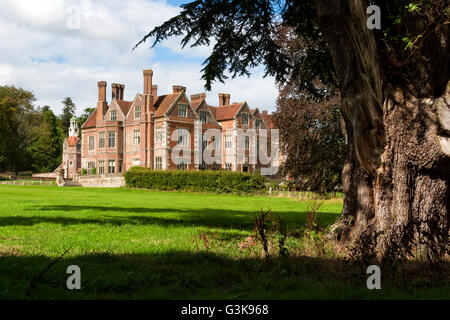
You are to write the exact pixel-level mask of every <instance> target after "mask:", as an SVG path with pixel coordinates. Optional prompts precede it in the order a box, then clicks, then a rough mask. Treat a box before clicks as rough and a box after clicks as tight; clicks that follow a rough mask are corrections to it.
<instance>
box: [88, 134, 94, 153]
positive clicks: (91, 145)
mask: <svg viewBox="0 0 450 320" xmlns="http://www.w3.org/2000/svg"><path fill="white" fill-rule="evenodd" d="M94 150H95V138H94V136H89V137H88V151H94Z"/></svg>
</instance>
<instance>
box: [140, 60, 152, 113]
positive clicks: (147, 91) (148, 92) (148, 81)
mask: <svg viewBox="0 0 450 320" xmlns="http://www.w3.org/2000/svg"><path fill="white" fill-rule="evenodd" d="M142 73H143V75H144V105H145V112H146V113H147V115H150V112H152V111H153V101H154V98H153V96H152V93H153V92H152V88H153V85H152V83H153V70H151V69H148V70H144V71H143V72H142Z"/></svg>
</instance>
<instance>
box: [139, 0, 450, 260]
mask: <svg viewBox="0 0 450 320" xmlns="http://www.w3.org/2000/svg"><path fill="white" fill-rule="evenodd" d="M370 4H376V5H378V6H379V7H380V8H381V17H382V19H383V20H382V30H371V29H369V28H368V27H367V24H366V22H367V18H368V16H367V14H366V10H367V8H368V6H369V5H370ZM182 7H183V10H182V11H181V12H180V14H179V15H178V16H176V17H173V18H172V19H170V20H168V21H167V22H165V23H164V24H162V25H161V26H159V27H156V28H155V29H154V30H152V31H151V32H150V33H149V34H147V35H146V36H145V37H144V38H143V39H142V40H141V42H140V43H142V42H143V41H145V40H147V39H148V38H149V37H154V38H155V41H154V44H156V43H158V42H160V41H162V40H164V39H165V38H167V37H170V36H183V38H182V42H181V44H182V46H185V45H186V44H188V43H192V45H194V46H195V45H204V44H211V41H212V40H213V41H215V43H214V46H213V48H212V53H211V55H210V56H209V57H208V58H207V60H206V61H205V67H204V68H203V70H202V71H203V79H204V80H205V82H206V88H207V89H210V88H211V84H212V82H213V81H214V80H219V81H222V82H223V81H224V80H225V79H226V75H225V72H226V71H227V70H228V71H229V72H230V73H231V75H232V76H236V75H244V74H249V72H250V69H251V68H252V67H254V66H256V65H259V64H264V65H265V66H266V72H267V74H269V75H273V76H275V77H276V80H277V81H278V82H285V81H286V80H287V79H288V78H289V77H292V76H294V77H298V78H299V79H301V81H300V82H299V84H298V85H299V88H301V89H303V88H304V89H307V90H309V91H310V92H311V93H315V91H317V90H316V88H315V86H314V85H313V83H314V80H316V79H319V80H320V81H321V82H322V83H324V84H327V83H335V84H336V85H337V86H338V87H339V91H340V96H341V112H342V114H343V118H344V121H345V128H346V132H347V136H348V142H349V143H348V151H347V158H346V162H345V165H344V169H343V188H344V193H345V199H344V208H343V212H342V214H341V218H340V220H339V222H338V223H337V224H336V226H335V228H334V233H333V234H334V236H335V237H336V238H338V239H340V240H344V241H345V240H355V241H357V240H358V239H361V238H362V237H370V239H372V240H373V241H374V242H375V245H376V248H377V250H378V252H379V253H386V252H388V251H389V250H390V249H392V248H399V247H400V248H402V249H404V251H406V252H408V251H409V252H410V250H409V249H412V248H419V247H422V248H424V249H426V250H428V251H430V252H433V253H434V255H436V256H442V255H444V254H448V253H449V250H450V249H449V246H450V241H449V226H450V170H449V167H450V66H449V63H450V59H449V57H450V43H449V42H450V21H449V4H448V1H446V0H416V1H411V3H409V1H408V2H407V1H400V0H397V1H385V0H379V1H370V3H369V1H366V0H303V1H299V0H286V1H267V0H232V1H228V0H198V1H193V2H191V3H189V4H185V5H183V6H182ZM280 26H288V27H291V28H293V29H294V30H295V31H294V32H295V33H296V35H297V36H298V37H300V38H302V39H303V40H304V50H303V52H302V54H301V55H299V56H298V57H297V59H291V58H290V57H289V55H287V54H286V53H285V52H284V51H283V50H282V48H281V47H280V46H279V45H278V44H277V43H276V40H274V39H276V33H277V30H278V28H279V27H280ZM138 45H139V44H138Z"/></svg>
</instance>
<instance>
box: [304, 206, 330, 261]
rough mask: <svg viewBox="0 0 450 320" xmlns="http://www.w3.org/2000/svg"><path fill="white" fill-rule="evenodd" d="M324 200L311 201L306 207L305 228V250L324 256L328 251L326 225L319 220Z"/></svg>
mask: <svg viewBox="0 0 450 320" xmlns="http://www.w3.org/2000/svg"><path fill="white" fill-rule="evenodd" d="M322 204H323V201H322V202H310V203H309V204H308V206H307V209H306V224H305V226H304V229H303V237H304V240H305V250H306V252H307V253H309V254H312V255H317V256H324V255H325V252H326V235H325V227H324V226H322V225H321V223H320V221H319V220H318V216H319V215H318V212H319V209H320V207H321V206H322Z"/></svg>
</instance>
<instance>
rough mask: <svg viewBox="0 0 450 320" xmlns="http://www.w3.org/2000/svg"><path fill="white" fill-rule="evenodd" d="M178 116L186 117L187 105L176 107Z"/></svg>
mask: <svg viewBox="0 0 450 320" xmlns="http://www.w3.org/2000/svg"><path fill="white" fill-rule="evenodd" d="M178 116H179V117H187V105H185V104H179V105H178Z"/></svg>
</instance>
